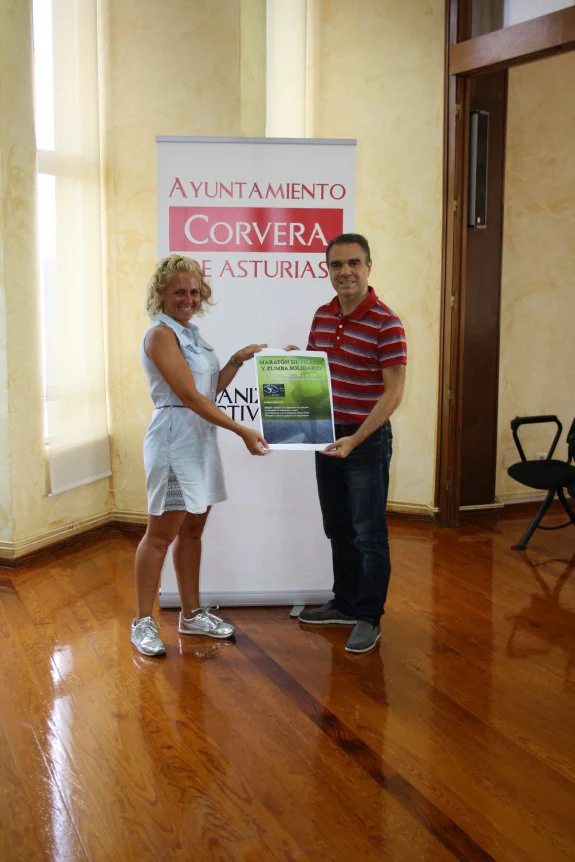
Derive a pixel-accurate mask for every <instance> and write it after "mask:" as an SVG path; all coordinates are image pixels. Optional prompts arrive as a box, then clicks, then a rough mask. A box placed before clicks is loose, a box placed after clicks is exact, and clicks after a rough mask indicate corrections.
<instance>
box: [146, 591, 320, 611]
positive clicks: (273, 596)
mask: <svg viewBox="0 0 575 862" xmlns="http://www.w3.org/2000/svg"><path fill="white" fill-rule="evenodd" d="M331 598H333V593H332V592H331V590H330V591H329V592H327V591H325V590H323V591H319V590H309V591H307V590H293V591H292V592H287V591H281V592H269V593H258V592H253V593H252V592H244V593H242V592H235V591H234V592H222V593H200V603H201V605H202V607H215V606H216V605H219V606H220V607H221V608H239V607H244V608H245V607H274V606H275V607H280V606H283V605H293V608H292V611H291V613H290V616H297V615H298V614H299V612H300V611H301V610H303V607H304V605H323V604H324V603H325V602H328V601H329V600H330V599H331ZM160 607H161V608H179V607H180V595H179V593H177V592H169V593H168V592H165V591H162V590H160ZM296 610H297V613H294V611H296Z"/></svg>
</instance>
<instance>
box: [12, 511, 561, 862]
mask: <svg viewBox="0 0 575 862" xmlns="http://www.w3.org/2000/svg"><path fill="white" fill-rule="evenodd" d="M525 523H526V522H525V521H524V520H500V521H496V520H495V519H483V520H479V519H477V520H476V521H475V522H471V523H468V524H467V525H466V526H464V527H463V528H462V529H461V530H460V531H458V532H455V531H448V530H441V529H439V528H434V527H432V526H431V525H430V524H427V523H423V522H414V521H405V520H403V521H402V520H400V519H394V520H393V521H392V525H391V530H392V554H393V561H394V574H393V579H392V589H391V591H390V597H389V605H388V612H387V614H386V616H385V619H384V621H383V625H382V639H381V644H380V649H379V650H378V652H377V653H374V654H372V655H368V656H350V655H347V654H346V653H345V652H344V649H343V647H344V643H345V640H346V637H347V635H348V633H349V631H348V630H347V629H342V630H339V629H337V628H335V629H332V628H321V629H319V630H318V629H313V628H310V627H307V628H305V627H303V626H301V625H300V624H299V623H298V622H297V621H296V620H294V619H290V618H289V616H288V609H286V608H273V609H270V608H266V609H258V608H255V609H234V610H229V611H228V612H227V613H226V616H227V617H228V618H229V619H230V620H232V621H233V622H235V623H237V624H238V626H239V634H238V637H237V641H236V643H229V642H214V641H210V640H208V639H204V638H179V637H178V636H177V633H176V613H175V612H174V611H165V612H162V614H161V621H162V634H163V636H164V639H165V641H166V643H167V650H168V656H167V659H164V660H153V659H147V660H146V659H144V658H142V657H140V656H139V655H138V654H137V653H136V652H135V651H134V650H133V649H132V648H131V646H130V643H129V623H130V619H131V616H132V608H133V592H132V561H133V554H134V542H135V540H134V539H133V538H130V537H126V536H123V535H121V534H120V533H111V534H109V535H107V536H104V537H100V538H98V539H92V540H89V541H86V542H85V543H84V544H82V545H78V546H75V547H72V548H70V549H68V550H66V551H61V552H59V553H57V554H53V555H51V556H47V557H44V558H43V559H39V560H37V561H36V562H34V563H33V564H29V565H27V566H26V567H25V568H22V569H18V570H8V569H2V570H0V647H1V654H0V656H1V662H2V669H1V673H0V860H2V862H16V860H26V862H36V860H113V862H130V860H169V861H170V862H171V860H186V862H187V860H194V862H195V860H199V862H204V860H206V862H211V860H242V862H244V860H245V862H260V860H261V862H268V860H314V862H315V860H338V862H340V860H341V862H356V860H390V862H396V860H397V862H399V860H406V862H414V860H432V862H444V860H445V862H448V860H453V859H459V860H465V862H468V860H472V862H475V860H490V859H494V860H498V862H508V860H522V862H523V860H525V862H527V860H538V862H563V860H575V574H574V569H575V556H574V554H573V552H574V551H575V529H571V528H569V529H567V530H563V531H560V532H558V533H547V534H544V533H538V534H537V535H536V537H535V540H533V542H532V548H531V549H530V550H529V551H528V552H525V553H518V552H514V551H511V550H510V545H511V544H512V542H513V541H514V540H516V539H517V538H518V537H519V535H520V534H521V532H522V531H523V528H524V526H525Z"/></svg>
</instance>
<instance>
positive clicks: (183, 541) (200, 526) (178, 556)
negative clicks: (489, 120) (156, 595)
mask: <svg viewBox="0 0 575 862" xmlns="http://www.w3.org/2000/svg"><path fill="white" fill-rule="evenodd" d="M209 512H210V510H209V509H208V511H207V512H203V513H202V514H201V515H194V514H192V513H191V512H187V513H186V517H185V519H184V521H183V523H182V524H181V526H180V529H179V532H178V535H177V538H176V540H175V541H174V549H173V557H174V568H175V570H176V578H177V579H178V590H179V592H180V599H181V601H182V612H183V614H184V616H185V617H189V616H190V615H191V613H192V611H194V610H196V609H197V608H199V607H200V561H201V558H202V533H203V531H204V527H205V525H206V521H207V519H208V514H209Z"/></svg>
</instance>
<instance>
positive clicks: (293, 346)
mask: <svg viewBox="0 0 575 862" xmlns="http://www.w3.org/2000/svg"><path fill="white" fill-rule="evenodd" d="M284 350H301V347H298V346H297V344H286V346H285V347H284Z"/></svg>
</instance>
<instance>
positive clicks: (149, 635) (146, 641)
mask: <svg viewBox="0 0 575 862" xmlns="http://www.w3.org/2000/svg"><path fill="white" fill-rule="evenodd" d="M159 630H160V624H159V622H158V621H157V620H156V619H154V617H140V619H139V620H137V619H134V620H133V621H132V634H131V637H130V640H131V641H132V643H133V645H134V646H135V647H136V649H137V650H138V652H140V653H142V655H150V656H160V655H166V648H165V646H164V644H163V643H162V641H161V640H160V638H159V636H158V632H159Z"/></svg>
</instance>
